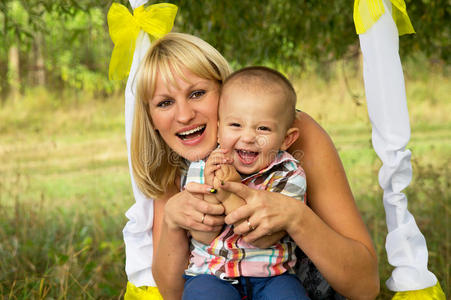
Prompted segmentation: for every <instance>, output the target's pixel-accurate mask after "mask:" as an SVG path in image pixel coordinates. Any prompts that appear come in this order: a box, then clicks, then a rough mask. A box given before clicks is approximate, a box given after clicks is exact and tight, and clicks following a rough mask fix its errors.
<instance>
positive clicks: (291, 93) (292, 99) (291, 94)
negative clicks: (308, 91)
mask: <svg viewBox="0 0 451 300" xmlns="http://www.w3.org/2000/svg"><path fill="white" fill-rule="evenodd" d="M235 81H238V83H239V84H241V85H249V86H252V87H254V88H258V89H261V90H263V91H272V90H274V88H279V89H281V90H282V92H283V95H282V97H281V99H282V100H283V101H285V102H286V103H285V104H286V105H285V107H286V114H287V116H288V119H287V129H288V128H290V127H291V126H292V124H293V122H294V119H295V118H296V101H297V96H296V91H295V90H294V88H293V85H292V84H291V82H290V81H289V80H288V79H287V78H286V77H285V76H284V75H283V74H282V73H280V72H278V71H276V70H274V69H271V68H268V67H263V66H253V67H245V68H242V69H239V70H237V71H235V72H233V73H232V74H230V75H229V77H227V79H226V80H225V81H224V83H223V85H222V90H225V89H227V85H229V84H232V83H234V82H235Z"/></svg>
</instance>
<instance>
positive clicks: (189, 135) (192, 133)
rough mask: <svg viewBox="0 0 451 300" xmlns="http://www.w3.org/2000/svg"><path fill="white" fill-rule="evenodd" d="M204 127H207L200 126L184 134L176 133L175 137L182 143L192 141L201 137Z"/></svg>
mask: <svg viewBox="0 0 451 300" xmlns="http://www.w3.org/2000/svg"><path fill="white" fill-rule="evenodd" d="M206 127H207V126H206V125H200V126H198V127H196V128H193V129H190V130H187V131H184V132H179V133H176V135H177V136H178V137H179V138H181V139H182V140H184V141H185V140H190V139H194V138H196V137H199V136H201V135H202V133H204V131H205V128H206Z"/></svg>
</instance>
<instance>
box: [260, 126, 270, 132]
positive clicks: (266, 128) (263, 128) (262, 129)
mask: <svg viewBox="0 0 451 300" xmlns="http://www.w3.org/2000/svg"><path fill="white" fill-rule="evenodd" d="M258 130H261V131H271V128H269V127H267V126H259V127H258Z"/></svg>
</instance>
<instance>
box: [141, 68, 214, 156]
mask: <svg viewBox="0 0 451 300" xmlns="http://www.w3.org/2000/svg"><path fill="white" fill-rule="evenodd" d="M182 71H183V74H184V75H185V77H186V80H184V79H183V78H181V77H177V76H175V81H176V85H172V84H170V83H165V81H163V80H162V78H161V76H158V78H157V82H156V87H155V93H154V96H153V98H152V99H151V100H150V101H149V110H150V116H151V118H152V122H153V125H154V128H155V129H156V130H158V132H159V133H160V135H161V137H162V138H163V140H164V141H165V142H166V144H167V145H168V146H169V147H170V148H171V149H172V150H174V151H175V152H176V153H177V154H179V155H180V156H182V157H184V158H186V159H188V160H190V161H195V160H199V159H203V158H205V157H206V156H207V155H208V154H209V153H210V152H211V151H212V150H213V149H214V148H215V147H216V142H217V139H216V134H217V126H218V124H217V121H218V99H219V84H218V82H216V81H215V80H209V79H204V78H201V77H199V76H197V75H195V74H193V73H192V72H191V71H189V70H188V69H182Z"/></svg>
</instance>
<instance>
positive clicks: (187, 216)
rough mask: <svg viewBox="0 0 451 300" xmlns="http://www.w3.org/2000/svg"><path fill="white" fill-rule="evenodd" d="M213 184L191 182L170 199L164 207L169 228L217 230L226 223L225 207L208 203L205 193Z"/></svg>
mask: <svg viewBox="0 0 451 300" xmlns="http://www.w3.org/2000/svg"><path fill="white" fill-rule="evenodd" d="M211 189H212V186H209V185H205V184H199V183H194V182H190V183H188V184H187V185H186V187H185V190H184V191H182V192H179V193H177V194H175V195H174V196H172V197H171V198H169V199H168V201H167V202H166V205H165V208H164V214H165V222H166V223H167V224H168V226H169V228H172V229H175V228H181V229H186V230H196V231H217V230H220V229H221V227H222V225H223V224H224V216H223V214H224V207H223V206H222V205H221V204H213V203H208V202H207V201H205V200H204V198H203V197H204V195H205V194H208V193H209V192H210V190H211Z"/></svg>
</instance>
